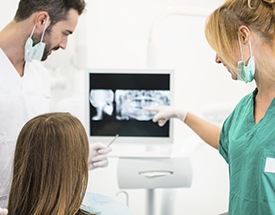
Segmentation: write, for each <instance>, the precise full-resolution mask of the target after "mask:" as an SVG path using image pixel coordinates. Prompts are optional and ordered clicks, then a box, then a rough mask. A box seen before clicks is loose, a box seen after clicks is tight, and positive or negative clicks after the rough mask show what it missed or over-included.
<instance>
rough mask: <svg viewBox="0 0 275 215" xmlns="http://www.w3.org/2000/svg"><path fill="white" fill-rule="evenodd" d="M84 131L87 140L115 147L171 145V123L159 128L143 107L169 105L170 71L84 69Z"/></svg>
mask: <svg viewBox="0 0 275 215" xmlns="http://www.w3.org/2000/svg"><path fill="white" fill-rule="evenodd" d="M87 71H88V72H87V88H86V89H87V94H86V96H87V97H86V101H87V111H86V112H87V130H88V135H89V138H90V141H92V142H106V143H108V142H109V141H111V140H112V139H113V137H114V136H116V135H117V134H118V135H119V138H118V139H117V140H116V143H115V144H120V143H124V144H165V143H168V144H170V143H172V142H173V134H172V127H173V125H172V121H168V122H167V123H166V124H165V126H163V127H160V126H158V124H157V123H154V122H153V121H152V118H153V116H154V115H155V113H154V112H151V111H147V110H144V109H143V107H145V106H162V105H170V104H171V103H172V99H173V98H172V96H173V89H172V88H173V76H174V75H173V70H151V69H88V70H87Z"/></svg>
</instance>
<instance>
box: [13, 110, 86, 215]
mask: <svg viewBox="0 0 275 215" xmlns="http://www.w3.org/2000/svg"><path fill="white" fill-rule="evenodd" d="M88 156H89V146H88V138H87V135H86V132H85V129H84V127H83V125H82V124H81V122H80V121H79V120H78V119H77V118H76V117H74V116H72V115H71V114H69V113H49V114H43V115H39V116H37V117H35V118H33V119H31V120H30V121H28V122H27V123H26V124H25V126H24V127H23V128H22V130H21V132H20V134H19V137H18V140H17V144H16V149H15V156H14V169H13V179H12V184H11V190H10V195H9V203H8V211H9V215H26V214H28V215H74V214H76V213H77V211H78V210H79V208H80V205H81V202H82V200H83V197H84V194H85V191H86V188H87V180H88Z"/></svg>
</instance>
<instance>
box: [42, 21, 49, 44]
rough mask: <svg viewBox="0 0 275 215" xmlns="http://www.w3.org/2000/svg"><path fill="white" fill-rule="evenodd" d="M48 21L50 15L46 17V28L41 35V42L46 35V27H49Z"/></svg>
mask: <svg viewBox="0 0 275 215" xmlns="http://www.w3.org/2000/svg"><path fill="white" fill-rule="evenodd" d="M48 21H49V17H47V19H46V23H45V26H44V30H43V32H42V35H41V40H40V42H42V41H43V39H44V35H45V32H46V27H47V24H48Z"/></svg>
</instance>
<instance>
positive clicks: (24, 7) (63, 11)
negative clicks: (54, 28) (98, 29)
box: [14, 0, 86, 24]
mask: <svg viewBox="0 0 275 215" xmlns="http://www.w3.org/2000/svg"><path fill="white" fill-rule="evenodd" d="M85 6H86V3H85V1H84V0H20V2H19V5H18V9H17V11H16V14H15V17H14V19H15V21H22V20H25V19H27V18H29V17H30V16H31V15H32V14H33V13H35V12H38V11H46V12H48V13H49V16H50V19H51V23H52V24H55V23H57V22H59V21H61V20H65V19H66V17H67V14H68V11H69V10H70V9H74V10H76V11H77V12H78V14H79V15H81V14H82V12H83V11H84V9H85Z"/></svg>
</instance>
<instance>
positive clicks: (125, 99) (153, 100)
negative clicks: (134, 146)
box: [115, 90, 170, 121]
mask: <svg viewBox="0 0 275 215" xmlns="http://www.w3.org/2000/svg"><path fill="white" fill-rule="evenodd" d="M169 101H170V92H169V91H168V90H116V92H115V103H116V119H117V120H131V119H135V120H139V121H148V120H151V119H152V118H153V116H154V115H155V113H154V112H152V111H146V110H144V109H143V107H156V106H162V105H169Z"/></svg>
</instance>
